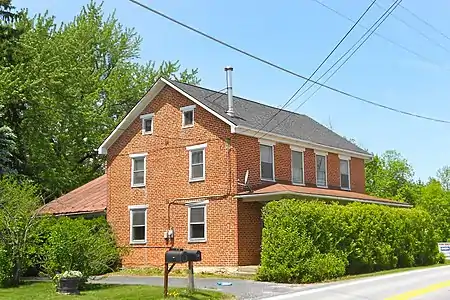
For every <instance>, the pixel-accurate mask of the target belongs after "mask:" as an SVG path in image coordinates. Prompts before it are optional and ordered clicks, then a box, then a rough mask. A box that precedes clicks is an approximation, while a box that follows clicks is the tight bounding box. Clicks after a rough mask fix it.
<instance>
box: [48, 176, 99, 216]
mask: <svg viewBox="0 0 450 300" xmlns="http://www.w3.org/2000/svg"><path fill="white" fill-rule="evenodd" d="M106 200H107V178H106V175H102V176H100V177H98V178H96V179H94V180H92V181H90V182H88V183H86V184H85V185H82V186H80V187H79V188H76V189H74V190H73V191H71V192H69V193H67V194H65V195H62V196H61V197H59V198H57V199H55V200H53V201H51V202H49V203H47V204H46V205H45V206H44V207H43V208H42V211H41V214H52V215H56V216H68V215H96V214H104V213H105V212H106Z"/></svg>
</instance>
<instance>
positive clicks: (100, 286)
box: [81, 283, 118, 291]
mask: <svg viewBox="0 0 450 300" xmlns="http://www.w3.org/2000/svg"><path fill="white" fill-rule="evenodd" d="M117 286H118V285H117V284H98V283H88V284H85V285H84V286H83V287H82V289H81V291H99V290H107V289H111V288H114V287H117Z"/></svg>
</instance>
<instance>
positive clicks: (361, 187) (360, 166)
mask: <svg viewBox="0 0 450 300" xmlns="http://www.w3.org/2000/svg"><path fill="white" fill-rule="evenodd" d="M350 182H351V189H352V191H353V192H357V193H365V192H366V173H365V170H364V160H363V159H361V158H354V157H352V159H351V160H350Z"/></svg>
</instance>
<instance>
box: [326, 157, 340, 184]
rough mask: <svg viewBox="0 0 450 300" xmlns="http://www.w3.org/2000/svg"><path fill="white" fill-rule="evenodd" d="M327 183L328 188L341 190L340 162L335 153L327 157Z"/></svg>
mask: <svg viewBox="0 0 450 300" xmlns="http://www.w3.org/2000/svg"><path fill="white" fill-rule="evenodd" d="M327 181H328V187H329V188H338V189H339V188H341V170H340V160H339V156H338V155H337V154H335V153H328V155H327Z"/></svg>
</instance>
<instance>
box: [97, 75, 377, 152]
mask: <svg viewBox="0 0 450 300" xmlns="http://www.w3.org/2000/svg"><path fill="white" fill-rule="evenodd" d="M165 85H169V86H171V87H172V88H174V89H175V90H177V91H178V92H180V93H181V94H183V95H184V96H186V97H187V98H189V99H190V100H191V101H193V102H194V103H196V104H197V105H199V106H201V107H203V108H204V109H206V110H207V111H209V112H210V113H212V114H213V115H215V116H216V117H218V118H219V119H221V120H222V121H224V122H225V123H227V124H228V125H230V127H231V132H237V133H241V134H242V133H245V134H247V135H250V134H251V135H252V136H256V137H265V136H267V138H269V137H281V138H286V139H289V140H291V141H296V142H300V143H304V144H306V145H312V146H319V147H324V150H327V149H330V150H343V151H344V152H347V153H350V154H356V155H358V156H360V157H362V158H370V157H371V156H372V155H371V154H370V153H368V152H367V151H365V150H363V149H361V148H360V147H358V146H356V145H355V144H353V143H351V142H350V141H348V140H347V139H345V138H343V137H341V136H340V135H338V134H337V133H335V132H333V131H332V130H330V129H328V128H327V127H325V126H323V125H321V124H320V123H318V122H316V121H315V120H313V119H312V118H310V117H308V116H306V115H303V114H298V113H295V112H291V111H288V110H281V111H280V112H279V113H278V114H277V115H276V117H275V118H273V119H272V120H271V121H270V122H269V123H267V122H268V121H269V120H270V119H271V118H272V116H273V115H275V114H276V113H277V112H278V110H279V109H278V108H276V107H272V106H269V105H265V104H262V103H259V102H255V101H252V100H248V99H244V98H241V97H237V96H233V100H234V111H235V115H234V116H233V117H231V116H229V115H228V114H227V113H226V111H227V109H228V99H227V94H226V93H221V92H217V91H214V90H210V89H207V88H203V87H199V86H194V85H190V84H186V83H181V82H178V81H175V80H169V79H165V78H160V79H159V80H158V81H157V82H156V83H155V85H154V86H153V87H152V88H151V89H150V90H149V91H148V92H147V94H146V95H145V96H144V97H143V98H142V99H141V100H140V101H139V102H138V104H136V106H135V107H134V108H133V109H132V110H131V111H130V113H129V114H128V115H127V116H126V117H125V118H124V119H123V120H122V122H121V123H120V124H119V125H118V126H117V127H116V129H115V130H114V131H113V132H112V133H111V135H110V136H109V137H108V138H107V139H106V140H105V141H104V142H103V144H102V145H101V146H100V147H99V149H98V151H99V153H100V154H106V151H107V148H109V146H111V145H112V144H113V143H114V142H115V140H117V138H118V137H119V136H120V134H121V133H122V132H123V130H124V129H125V128H126V127H128V126H129V125H130V124H131V122H132V121H133V120H134V119H135V118H136V117H137V116H138V115H139V113H140V112H141V111H142V110H143V109H144V108H145V107H146V106H147V105H148V103H150V101H151V100H153V98H154V97H155V96H156V95H157V94H158V93H159V92H160V91H161V89H162V88H163V87H164V86H165ZM266 124H267V125H266ZM264 125H265V126H264ZM263 126H264V129H263V130H261V128H262V127H263Z"/></svg>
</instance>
